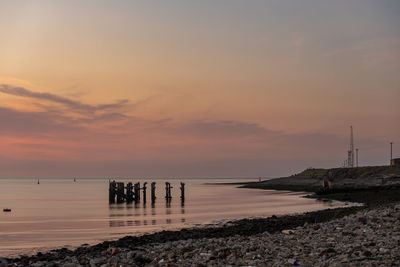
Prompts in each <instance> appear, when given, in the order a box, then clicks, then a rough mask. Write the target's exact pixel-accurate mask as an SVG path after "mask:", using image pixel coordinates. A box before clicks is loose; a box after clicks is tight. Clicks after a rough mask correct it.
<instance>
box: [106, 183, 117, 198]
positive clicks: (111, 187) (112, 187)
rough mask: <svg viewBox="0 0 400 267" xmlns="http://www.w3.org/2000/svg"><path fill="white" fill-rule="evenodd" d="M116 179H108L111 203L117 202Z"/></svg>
mask: <svg viewBox="0 0 400 267" xmlns="http://www.w3.org/2000/svg"><path fill="white" fill-rule="evenodd" d="M116 186H117V185H116V183H115V181H112V182H110V181H108V201H109V203H115V189H116Z"/></svg>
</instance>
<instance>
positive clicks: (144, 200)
mask: <svg viewBox="0 0 400 267" xmlns="http://www.w3.org/2000/svg"><path fill="white" fill-rule="evenodd" d="M146 185H147V182H144V183H143V187H142V190H143V203H146V190H147V186H146Z"/></svg>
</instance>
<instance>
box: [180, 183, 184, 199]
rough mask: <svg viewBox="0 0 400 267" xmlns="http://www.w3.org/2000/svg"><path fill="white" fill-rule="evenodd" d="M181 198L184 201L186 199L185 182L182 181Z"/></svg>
mask: <svg viewBox="0 0 400 267" xmlns="http://www.w3.org/2000/svg"><path fill="white" fill-rule="evenodd" d="M180 189H181V200H182V201H184V200H185V183H182V182H181V187H180Z"/></svg>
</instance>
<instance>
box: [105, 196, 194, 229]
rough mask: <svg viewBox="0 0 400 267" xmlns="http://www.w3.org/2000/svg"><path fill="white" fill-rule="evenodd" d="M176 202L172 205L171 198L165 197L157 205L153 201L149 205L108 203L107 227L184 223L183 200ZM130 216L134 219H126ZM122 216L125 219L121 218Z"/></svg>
mask: <svg viewBox="0 0 400 267" xmlns="http://www.w3.org/2000/svg"><path fill="white" fill-rule="evenodd" d="M178 203H179V204H178ZM178 203H176V205H173V202H172V201H171V199H170V198H167V199H166V200H165V202H164V203H160V204H159V205H156V203H155V201H154V202H152V203H151V205H146V203H143V205H142V204H141V203H128V204H124V203H120V204H116V203H112V204H109V227H146V226H149V225H153V226H155V225H158V224H160V225H163V224H167V225H169V224H173V223H185V222H186V218H185V213H186V211H185V202H184V201H182V200H181V201H180V202H178ZM157 215H158V216H157ZM132 217H134V218H135V219H134V220H132V219H128V218H132ZM123 218H126V219H127V220H123ZM156 218H157V219H161V220H157V219H156ZM121 219H122V220H121Z"/></svg>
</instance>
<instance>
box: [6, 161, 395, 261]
mask: <svg viewBox="0 0 400 267" xmlns="http://www.w3.org/2000/svg"><path fill="white" fill-rule="evenodd" d="M381 169H382V170H381ZM372 170H373V171H374V172H371V169H370V168H362V169H360V170H356V171H363V173H366V175H364V176H365V177H364V176H363V175H360V174H359V173H357V174H354V177H355V178H352V183H356V184H360V185H363V184H365V181H370V180H373V181H375V180H376V179H378V178H379V179H381V178H382V177H383V176H382V175H385V176H384V179H386V180H387V181H389V182H386V183H385V184H383V185H382V186H379V187H376V186H375V185H374V186H373V187H371V186H369V187H368V188H364V189H362V188H356V190H350V191H349V190H348V189H346V190H344V191H343V190H339V191H329V192H324V193H323V195H320V194H318V192H316V194H314V195H312V196H310V197H316V198H320V197H322V198H324V199H336V200H342V201H351V202H360V203H364V204H365V206H363V207H360V206H353V207H347V208H337V209H328V210H320V211H315V212H307V213H304V214H298V215H286V216H279V217H276V216H272V217H269V218H259V219H243V220H237V221H232V222H228V223H226V224H224V225H222V226H221V225H212V226H207V227H199V228H192V229H182V230H180V231H162V232H158V233H154V234H148V235H143V236H127V237H124V238H121V239H119V240H117V241H106V242H103V243H100V244H97V245H94V246H88V245H82V246H81V247H79V248H77V249H75V250H68V249H65V248H64V249H58V250H53V251H50V252H48V253H38V254H37V255H34V256H29V257H28V256H21V257H20V258H16V259H7V263H4V261H3V265H2V263H1V262H0V267H2V266H43V267H44V266H93V267H94V266H102V267H106V266H400V223H399V220H400V187H399V185H398V183H397V180H398V175H399V173H398V172H399V171H400V169H398V168H396V169H394V168H391V169H388V168H380V169H379V171H380V172H381V173H377V172H376V168H373V169H372ZM393 170H394V171H396V173H395V174H391V172H393ZM317 171H320V170H317ZM341 171H342V170H341V169H338V170H337V173H339V174H340V172H341ZM352 171H353V172H354V170H352ZM366 171H367V172H366ZM382 171H384V172H385V173H382ZM387 171H390V173H386V172H387ZM315 172H316V170H311V171H306V172H304V173H302V176H292V177H288V178H278V179H275V180H270V181H265V182H262V183H251V184H250V185H248V186H247V187H254V188H265V189H285V188H286V189H292V190H304V189H307V190H308V191H313V190H311V189H312V188H314V187H315V188H317V189H318V188H319V187H318V186H317V184H318V183H319V182H320V180H321V179H320V177H319V176H318V175H316V174H315ZM371 173H372V174H371ZM304 174H307V175H304ZM377 174H379V175H381V176H382V177H381V176H379V177H378V176H377ZM347 175H348V174H346V176H347ZM358 175H360V176H358ZM371 175H372V176H373V177H372V176H371ZM303 176H304V177H303ZM357 176H358V177H359V178H356V177H357ZM371 177H372V178H371ZM293 180H296V182H297V183H302V184H293V183H292V182H293ZM310 181H311V182H310ZM338 181H343V179H342V178H341V177H340V176H338ZM346 183H349V182H346ZM388 183H389V185H388ZM299 186H300V188H299ZM271 187H272V188H271ZM292 187H293V188H292Z"/></svg>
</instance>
